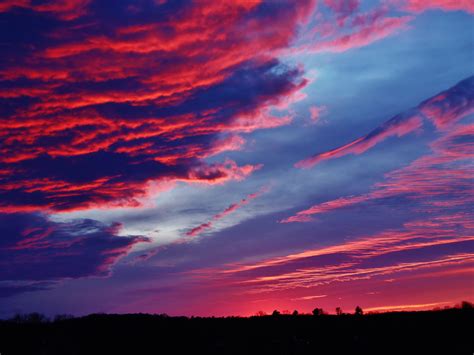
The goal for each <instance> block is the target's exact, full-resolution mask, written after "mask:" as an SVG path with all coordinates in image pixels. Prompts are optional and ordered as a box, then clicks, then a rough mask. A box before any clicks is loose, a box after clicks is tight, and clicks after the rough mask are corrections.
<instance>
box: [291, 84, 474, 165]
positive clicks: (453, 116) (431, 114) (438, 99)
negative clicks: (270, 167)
mask: <svg viewBox="0 0 474 355" xmlns="http://www.w3.org/2000/svg"><path fill="white" fill-rule="evenodd" d="M473 87H474V77H471V78H468V79H465V80H463V81H461V82H460V83H458V84H457V85H455V86H454V87H452V88H450V89H448V90H446V91H444V92H442V93H440V94H438V95H436V96H434V97H432V98H430V99H428V100H426V101H424V102H423V103H421V104H420V105H419V106H418V107H417V109H416V110H412V111H409V112H407V113H404V114H400V115H398V116H395V117H394V118H392V119H390V120H389V121H387V122H386V123H384V124H383V125H381V126H380V127H378V128H376V129H375V130H373V131H372V132H370V133H369V134H367V135H366V136H363V137H360V138H358V139H356V140H354V141H352V142H350V143H347V144H345V145H343V146H341V147H338V148H335V149H332V150H330V151H327V152H324V153H320V154H316V155H314V156H312V157H310V158H307V159H304V160H301V161H299V162H297V163H296V164H295V166H296V167H298V168H311V167H313V166H314V165H316V164H318V163H319V162H321V161H324V160H328V159H333V158H339V157H342V156H345V155H348V154H361V153H364V152H365V151H367V150H368V149H370V148H372V147H373V146H375V145H376V144H378V143H380V142H382V141H384V140H385V139H387V138H388V137H392V136H398V137H400V136H404V135H406V134H408V133H411V132H413V131H415V130H417V129H419V128H421V127H422V125H423V117H425V118H426V119H427V120H428V121H429V122H431V123H432V124H434V125H435V126H436V127H437V128H438V129H442V128H443V127H445V126H448V125H453V124H455V123H456V122H457V121H459V120H461V119H462V118H463V117H465V116H467V115H469V114H470V113H472V112H474V90H473Z"/></svg>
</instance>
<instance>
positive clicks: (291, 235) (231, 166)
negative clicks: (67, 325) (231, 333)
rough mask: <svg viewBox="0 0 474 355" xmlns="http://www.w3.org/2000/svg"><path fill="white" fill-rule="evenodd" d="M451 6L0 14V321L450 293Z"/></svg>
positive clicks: (466, 147) (350, 3) (469, 88)
mask: <svg viewBox="0 0 474 355" xmlns="http://www.w3.org/2000/svg"><path fill="white" fill-rule="evenodd" d="M473 15H474V5H473V3H472V2H471V1H469V0H466V1H464V0H456V1H455V0H429V1H428V0H426V1H425V0H387V1H380V2H378V1H371V0H368V1H362V0H319V1H315V0H278V1H277V0H268V1H265V0H234V1H226V2H219V1H211V0H209V1H208V0H199V1H184V0H183V1H181V0H173V1H171V0H168V1H166V0H134V1H132V0H124V1H120V2H116V1H113V0H101V1H94V0H56V1H49V0H3V1H1V2H0V49H1V53H2V55H1V56H0V318H5V317H10V316H11V315H13V314H15V313H18V312H22V313H26V312H41V313H44V314H47V315H55V314H65V313H66V314H73V315H84V314H89V313H95V312H107V313H136V312H149V313H167V314H169V315H188V316H191V315H199V316H227V315H241V316H247V315H252V314H255V313H256V312H258V311H263V312H267V313H270V312H272V311H273V310H274V309H278V310H280V311H285V310H288V311H293V310H295V309H296V310H298V311H300V312H310V311H311V310H312V309H313V308H315V307H319V308H323V309H325V310H326V311H328V312H330V313H334V309H335V308H336V307H341V308H342V310H343V311H347V312H352V311H353V310H354V308H355V307H356V306H357V305H359V306H361V307H362V308H363V309H364V310H366V311H390V310H418V309H420V310H421V309H432V308H435V307H441V308H442V307H445V306H451V305H453V304H455V303H459V302H460V301H462V300H468V301H474V232H473V229H474V216H473V202H474V193H473V186H474V185H473V183H474V181H473V177H474V171H473V170H474V165H473V154H474V147H473V142H474V140H473V137H474V123H473V119H474V76H473V75H474V65H473V63H474V17H473Z"/></svg>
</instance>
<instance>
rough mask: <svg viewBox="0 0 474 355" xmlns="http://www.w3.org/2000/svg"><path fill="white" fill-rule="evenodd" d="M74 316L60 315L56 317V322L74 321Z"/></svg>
mask: <svg viewBox="0 0 474 355" xmlns="http://www.w3.org/2000/svg"><path fill="white" fill-rule="evenodd" d="M73 318H74V316H73V315H71V314H58V315H56V316H55V317H54V321H55V322H61V321H63V320H68V319H73Z"/></svg>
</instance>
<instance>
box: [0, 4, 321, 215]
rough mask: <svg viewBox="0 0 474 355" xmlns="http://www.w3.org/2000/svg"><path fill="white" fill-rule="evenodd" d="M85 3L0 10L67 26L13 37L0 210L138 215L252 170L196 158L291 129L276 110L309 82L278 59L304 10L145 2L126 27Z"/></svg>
mask: <svg viewBox="0 0 474 355" xmlns="http://www.w3.org/2000/svg"><path fill="white" fill-rule="evenodd" d="M88 3H89V1H80V0H76V1H60V2H43V3H42V4H41V5H38V4H37V3H36V2H30V1H22V2H18V1H15V2H12V1H9V2H8V3H6V4H2V7H0V9H1V10H0V11H3V12H5V13H4V14H3V16H5V18H6V19H7V20H8V19H9V17H8V16H9V15H13V12H15V14H14V15H15V16H21V15H22V14H24V13H25V12H24V11H15V8H16V7H24V8H28V9H30V10H31V11H28V16H41V19H43V20H45V21H46V20H47V17H44V16H43V15H44V13H50V14H54V15H56V16H59V17H61V18H62V19H67V20H70V19H71V20H72V19H73V18H74V21H54V26H53V27H51V29H50V28H49V27H47V26H46V28H48V30H47V32H42V33H41V36H38V38H41V39H38V38H36V37H34V39H32V40H30V39H29V38H28V39H27V41H32V42H27V43H24V45H23V43H22V45H18V44H17V43H16V42H14V41H15V38H12V41H13V42H12V43H11V44H10V46H11V47H12V48H13V49H15V48H17V49H18V53H19V54H18V55H17V53H16V52H15V51H14V50H12V52H11V53H10V52H9V53H7V55H8V56H11V58H10V57H8V60H7V61H6V62H5V63H8V65H6V66H5V67H3V68H2V70H1V71H0V84H4V85H3V86H0V99H2V102H4V103H5V105H3V107H4V108H5V111H2V115H3V116H2V117H4V119H2V125H1V127H0V142H1V144H0V164H1V165H0V169H1V171H5V172H8V173H5V174H0V210H2V211H9V212H11V211H31V210H35V209H45V210H52V211H64V210H72V209H82V208H90V207H92V206H93V207H101V206H102V207H107V206H138V205H139V200H140V199H142V198H143V197H145V196H146V194H147V192H148V191H149V186H150V184H154V183H155V182H160V181H162V182H172V181H186V182H193V183H194V182H199V183H209V184H213V183H223V182H225V181H228V180H230V179H243V178H244V177H246V176H248V175H249V174H251V173H252V172H253V171H255V170H256V169H258V168H259V167H260V166H261V165H259V164H258V163H255V164H251V165H245V166H238V165H237V163H235V162H231V161H224V162H221V163H215V164H206V162H205V161H204V159H206V158H208V157H210V156H214V155H217V154H221V153H223V152H225V151H228V150H236V149H240V148H241V147H242V145H243V144H244V142H245V138H244V137H242V136H241V135H243V134H246V133H250V132H253V131H255V130H257V129H264V128H273V127H278V126H281V125H285V124H288V123H290V122H291V120H292V117H291V116H290V115H281V114H277V113H275V112H273V111H274V109H275V108H276V109H277V110H278V109H280V110H281V109H284V106H285V104H286V103H287V102H288V100H289V98H293V97H297V96H298V95H297V94H298V92H299V91H300V90H301V89H302V88H303V87H304V86H305V85H306V84H307V81H306V80H305V79H304V78H302V77H301V76H302V72H301V70H300V69H298V68H296V69H293V68H289V67H287V66H282V65H280V63H279V62H278V60H277V59H276V58H275V55H276V53H277V52H278V51H279V50H281V49H282V48H286V47H287V46H288V45H289V44H290V42H291V41H292V40H293V38H294V36H295V34H296V32H297V29H298V26H299V25H300V24H301V23H304V22H305V21H306V20H307V18H308V16H309V14H310V13H311V11H312V8H313V7H314V2H313V1H309V0H308V1H297V2H296V1H295V2H293V3H288V4H285V6H282V5H281V4H278V3H271V4H266V5H265V7H264V8H263V7H262V6H261V4H260V2H259V1H251V2H249V1H233V2H230V3H229V2H226V3H225V4H224V3H221V2H215V1H198V2H194V3H190V4H188V5H187V6H181V5H180V4H176V3H173V2H166V3H163V4H159V5H158V4H155V3H154V2H153V3H152V2H150V4H147V6H148V7H146V8H147V9H148V10H150V11H155V13H154V14H153V16H151V15H149V14H148V13H146V12H145V11H144V8H143V9H142V8H141V7H140V6H136V8H135V9H134V11H135V13H134V16H133V19H132V20H130V22H129V24H127V25H123V23H124V22H123V21H121V20H120V19H117V20H116V21H115V20H114V21H112V20H111V19H109V17H110V16H112V17H113V16H115V14H117V16H119V14H120V13H121V11H125V12H127V11H129V10H127V9H122V7H121V5H119V6H118V7H117V9H115V10H116V11H117V13H115V12H114V13H112V14H110V13H109V12H107V13H101V11H103V9H102V7H100V6H98V7H97V6H93V5H94V4H93V3H92V2H90V4H89V5H90V6H87V5H88ZM178 5H179V6H178ZM264 10H265V11H264ZM84 11H89V12H87V16H82V15H83V14H84ZM106 19H107V20H106ZM12 21H13V20H12ZM275 21H277V22H278V24H279V26H278V27H274V26H272V25H271V24H272V23H273V22H275ZM127 23H128V22H127ZM40 30H41V29H40ZM44 38H46V39H47V40H44V41H43V39H44Z"/></svg>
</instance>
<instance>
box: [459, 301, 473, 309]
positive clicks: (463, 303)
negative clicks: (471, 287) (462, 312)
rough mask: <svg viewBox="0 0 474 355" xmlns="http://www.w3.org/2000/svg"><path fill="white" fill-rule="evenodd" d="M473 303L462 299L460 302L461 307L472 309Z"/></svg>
mask: <svg viewBox="0 0 474 355" xmlns="http://www.w3.org/2000/svg"><path fill="white" fill-rule="evenodd" d="M473 308H474V305H473V304H472V303H471V302H469V301H462V302H461V309H473Z"/></svg>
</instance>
